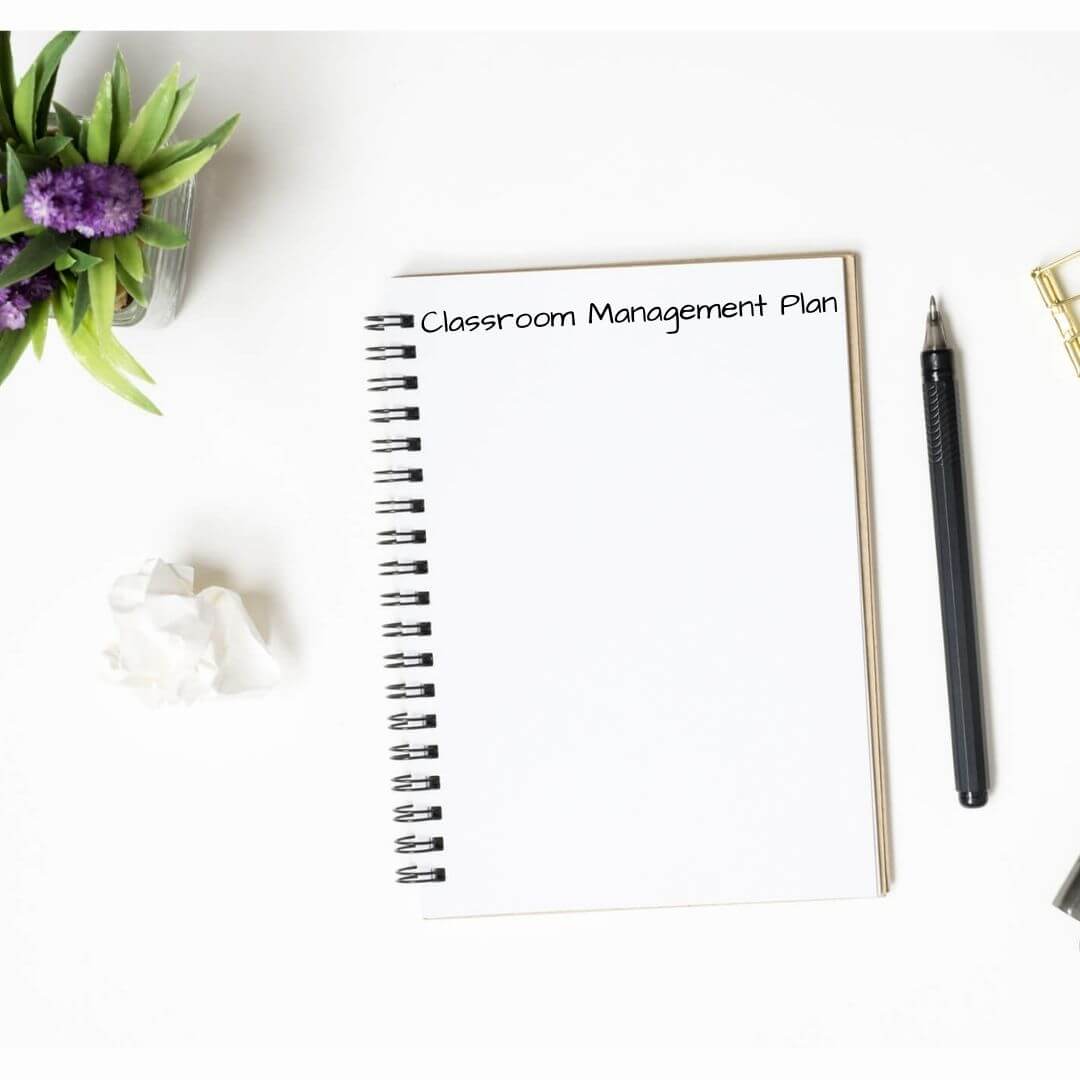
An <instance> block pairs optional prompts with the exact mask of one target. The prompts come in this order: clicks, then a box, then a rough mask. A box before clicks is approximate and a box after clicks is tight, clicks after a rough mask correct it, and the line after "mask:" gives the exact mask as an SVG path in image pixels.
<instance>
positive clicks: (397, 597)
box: [382, 592, 431, 607]
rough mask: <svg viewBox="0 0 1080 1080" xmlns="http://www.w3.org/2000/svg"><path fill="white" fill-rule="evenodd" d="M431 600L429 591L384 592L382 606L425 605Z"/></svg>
mask: <svg viewBox="0 0 1080 1080" xmlns="http://www.w3.org/2000/svg"><path fill="white" fill-rule="evenodd" d="M430 602H431V595H430V593H426V592H384V593H383V594H382V606H383V607H427V605H428V604H429V603H430Z"/></svg>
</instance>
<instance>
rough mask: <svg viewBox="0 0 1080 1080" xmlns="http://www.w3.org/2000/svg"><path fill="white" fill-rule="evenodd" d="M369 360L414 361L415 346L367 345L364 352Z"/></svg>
mask: <svg viewBox="0 0 1080 1080" xmlns="http://www.w3.org/2000/svg"><path fill="white" fill-rule="evenodd" d="M365 351H366V352H367V354H368V359H369V360H415V359H416V346H415V345H369V346H368V347H367V349H366V350H365Z"/></svg>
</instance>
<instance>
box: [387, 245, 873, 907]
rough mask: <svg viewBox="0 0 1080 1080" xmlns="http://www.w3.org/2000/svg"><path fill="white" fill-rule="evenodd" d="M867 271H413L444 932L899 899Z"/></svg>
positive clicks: (427, 810) (425, 855)
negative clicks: (675, 910)
mask: <svg viewBox="0 0 1080 1080" xmlns="http://www.w3.org/2000/svg"><path fill="white" fill-rule="evenodd" d="M858 325H859V324H858V312H857V297H856V287H855V257H854V256H853V255H849V254H824V255H806V256H792V257H780V258H760V259H739V260H719V261H701V262H689V263H679V264H663V265H632V266H595V267H581V268H569V269H552V270H539V271H512V272H499V273H465V274H445V275H431V276H414V277H404V278H396V279H394V280H392V281H391V282H389V283H388V286H387V289H386V292H385V296H384V300H383V304H382V305H381V307H380V314H377V315H373V316H371V317H369V319H368V325H367V329H368V330H369V331H371V332H372V333H371V334H370V335H368V338H369V342H370V347H369V348H368V351H367V356H368V358H369V360H370V361H371V363H370V364H368V367H369V369H370V370H369V372H368V373H367V374H368V376H369V377H368V380H367V381H368V386H367V388H368V389H369V390H370V391H371V394H370V395H367V396H368V397H369V399H370V404H371V406H372V408H371V412H370V419H371V420H372V421H373V426H372V429H371V431H372V434H373V436H374V445H373V449H374V450H375V451H376V453H375V454H374V455H373V459H374V461H375V463H376V464H375V472H376V475H375V480H376V483H377V486H376V487H375V489H374V491H375V501H376V504H377V505H376V506H375V510H376V511H377V515H378V516H377V517H376V521H377V522H378V529H377V532H378V543H379V545H380V546H379V548H378V552H379V555H380V557H379V559H378V562H379V567H378V573H379V575H380V576H379V577H378V579H377V580H378V582H379V586H380V587H379V589H378V590H377V591H378V593H379V594H380V595H381V604H382V605H383V607H382V608H381V611H382V614H383V618H382V619H380V623H381V624H382V634H383V635H384V638H385V641H384V648H383V650H382V651H383V653H384V660H383V663H384V664H385V667H386V670H387V678H386V680H385V682H386V683H387V684H388V689H387V690H386V696H387V697H388V698H389V707H388V709H387V712H388V714H389V719H388V724H389V727H390V728H391V729H392V731H393V732H394V734H395V736H396V738H395V739H394V740H392V741H393V742H394V745H393V747H392V749H391V754H390V756H391V758H392V759H393V767H392V769H391V770H390V777H392V779H391V780H390V785H389V786H391V787H392V788H393V792H394V793H395V795H396V798H392V799H391V801H389V802H388V806H387V812H388V813H387V816H388V818H389V817H393V819H394V821H395V823H396V829H395V831H394V832H393V833H391V834H390V836H396V843H395V847H396V851H397V853H398V856H397V857H398V862H397V864H396V865H397V868H398V878H399V880H400V881H402V882H404V883H407V884H409V885H411V886H415V892H416V893H417V894H419V897H420V900H421V906H422V910H423V913H424V915H426V916H429V917H442V916H462V915H487V914H508V913H524V912H539V911H564V910H578V909H608V908H627V907H659V906H674V905H691V904H719V903H729V902H737V901H763V900H795V899H811V898H813V899H819V898H840V897H865V896H876V895H880V894H882V893H883V892H884V891H885V889H886V887H887V868H886V854H885V852H886V843H885V830H884V806H883V794H882V774H881V757H880V707H879V702H878V680H877V649H876V638H875V632H874V608H873V581H872V558H871V551H870V525H869V495H868V490H867V482H868V481H867V466H866V436H865V431H864V421H863V390H862V385H863V384H862V368H861V359H860V353H859V339H858Z"/></svg>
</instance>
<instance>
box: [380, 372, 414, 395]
mask: <svg viewBox="0 0 1080 1080" xmlns="http://www.w3.org/2000/svg"><path fill="white" fill-rule="evenodd" d="M419 385H420V380H419V379H418V378H417V377H416V376H415V375H376V376H375V377H374V378H371V379H368V393H370V394H379V393H384V392H385V391H387V390H415V389H417V387H419Z"/></svg>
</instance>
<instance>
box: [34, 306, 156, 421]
mask: <svg viewBox="0 0 1080 1080" xmlns="http://www.w3.org/2000/svg"><path fill="white" fill-rule="evenodd" d="M53 307H54V310H55V312H56V325H57V326H58V327H59V328H60V333H61V334H62V335H63V336H64V340H65V341H66V342H67V345H68V348H69V349H71V351H72V352H73V353H74V354H75V358H76V359H77V360H78V361H79V363H80V364H82V366H83V367H84V368H86V370H87V371H88V372H90V374H91V375H93V376H94V378H95V379H97V380H98V382H100V383H101V384H102V385H103V386H106V387H108V388H109V389H110V390H111V391H112V392H113V393H114V394H119V395H120V397H122V398H123V399H124V400H125V401H130V402H131V403H132V404H133V405H137V406H138V407H139V408H140V409H145V410H146V411H147V412H149V413H153V414H154V415H155V416H160V415H161V410H160V409H159V408H158V407H157V406H156V405H155V404H154V403H153V402H152V401H151V400H150V399H149V398H148V397H147V396H146V395H145V394H144V393H143V392H142V391H141V390H139V389H138V388H137V387H135V386H133V385H132V384H131V383H130V382H129V381H128V380H127V379H126V378H125V377H124V376H123V375H122V374H121V373H120V372H119V371H118V370H117V369H116V367H115V365H114V364H113V362H112V361H111V360H110V359H109V358H108V356H107V355H106V354H105V352H104V351H103V350H102V348H101V345H100V344H99V342H98V340H97V338H96V337H95V336H94V333H93V330H92V329H91V326H90V324H89V323H83V325H82V326H80V327H79V329H78V330H77V331H75V332H74V333H72V331H71V330H70V326H71V310H70V300H69V299H68V297H67V295H66V293H65V292H64V291H63V290H58V291H57V292H55V293H53Z"/></svg>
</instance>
